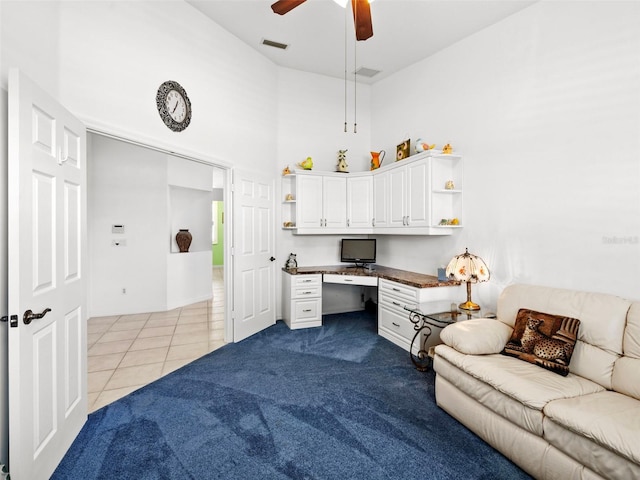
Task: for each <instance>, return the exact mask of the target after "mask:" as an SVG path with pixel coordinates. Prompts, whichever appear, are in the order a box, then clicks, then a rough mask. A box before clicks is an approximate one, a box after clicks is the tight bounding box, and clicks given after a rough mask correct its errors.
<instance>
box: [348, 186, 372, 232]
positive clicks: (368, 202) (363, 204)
mask: <svg viewBox="0 0 640 480" xmlns="http://www.w3.org/2000/svg"><path fill="white" fill-rule="evenodd" d="M372 212H373V177H372V176H371V175H367V176H364V177H350V178H347V227H349V228H371V227H372V226H373V222H372V220H373V213H372Z"/></svg>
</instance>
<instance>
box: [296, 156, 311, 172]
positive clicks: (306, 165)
mask: <svg viewBox="0 0 640 480" xmlns="http://www.w3.org/2000/svg"><path fill="white" fill-rule="evenodd" d="M298 165H299V166H300V167H302V168H304V169H305V170H311V169H312V168H313V160H312V159H311V157H307V158H306V160H305V161H304V162H300V163H299V164H298Z"/></svg>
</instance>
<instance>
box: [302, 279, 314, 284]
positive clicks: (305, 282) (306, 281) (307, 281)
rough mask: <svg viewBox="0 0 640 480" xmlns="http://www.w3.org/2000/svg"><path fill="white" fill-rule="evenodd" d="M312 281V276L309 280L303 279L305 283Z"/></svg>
mask: <svg viewBox="0 0 640 480" xmlns="http://www.w3.org/2000/svg"><path fill="white" fill-rule="evenodd" d="M311 281H312V280H311V279H310V278H309V279H307V280H303V282H304V283H309V282H311Z"/></svg>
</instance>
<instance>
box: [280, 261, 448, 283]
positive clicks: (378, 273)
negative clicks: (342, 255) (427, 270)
mask: <svg viewBox="0 0 640 480" xmlns="http://www.w3.org/2000/svg"><path fill="white" fill-rule="evenodd" d="M282 270H283V271H284V272H286V273H289V274H291V275H312V274H325V273H329V274H333V275H356V276H360V277H378V278H384V279H386V280H391V281H392V282H398V283H402V284H404V285H409V286H411V287H416V288H431V287H453V286H456V285H460V282H457V281H454V280H451V281H444V282H441V281H440V280H438V277H436V276H434V275H425V274H423V273H416V272H409V271H407V270H399V269H397V268H390V267H383V266H382V265H375V266H374V267H373V268H372V270H368V269H367V268H359V267H358V268H354V267H348V266H346V265H333V266H320V267H298V268H292V269H286V268H283V269H282Z"/></svg>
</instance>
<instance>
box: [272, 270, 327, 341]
mask: <svg viewBox="0 0 640 480" xmlns="http://www.w3.org/2000/svg"><path fill="white" fill-rule="evenodd" d="M282 296H283V298H282V319H283V320H284V322H285V323H286V324H287V326H288V327H289V328H290V329H292V330H295V329H297V328H309V327H320V326H322V275H291V274H289V273H287V272H283V274H282Z"/></svg>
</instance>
